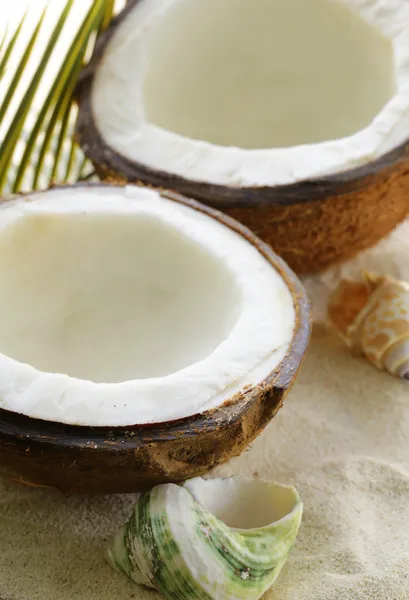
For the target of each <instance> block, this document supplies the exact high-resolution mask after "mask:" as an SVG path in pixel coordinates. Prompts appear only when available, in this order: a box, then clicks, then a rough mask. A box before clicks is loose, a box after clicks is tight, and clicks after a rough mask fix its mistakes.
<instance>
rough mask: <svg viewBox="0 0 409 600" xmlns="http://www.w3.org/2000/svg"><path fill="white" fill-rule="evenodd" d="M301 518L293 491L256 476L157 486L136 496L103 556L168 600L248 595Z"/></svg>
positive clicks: (251, 598)
mask: <svg viewBox="0 0 409 600" xmlns="http://www.w3.org/2000/svg"><path fill="white" fill-rule="evenodd" d="M301 518H302V504H301V501H300V498H299V496H298V493H297V492H296V490H295V489H294V488H292V487H287V486H282V485H279V484H276V483H272V482H265V481H262V480H260V479H257V480H250V479H244V478H230V479H211V480H204V479H202V478H196V479H192V480H190V481H188V482H186V483H185V485H184V486H183V487H181V486H178V485H175V484H165V485H159V486H157V487H155V488H153V489H152V490H151V491H149V492H146V493H143V494H142V495H140V496H139V498H138V500H137V503H136V506H135V508H134V511H133V514H132V516H131V518H130V520H129V521H128V523H127V524H126V525H124V526H123V527H122V528H121V529H120V530H119V531H118V533H117V535H116V536H115V538H114V540H113V542H112V544H111V545H110V547H109V550H108V561H109V562H110V564H111V566H113V567H114V568H116V569H117V570H118V571H120V572H122V573H124V574H125V575H127V576H128V577H129V578H130V579H131V580H132V581H134V582H135V583H137V584H139V585H141V586H144V587H148V588H152V589H155V590H157V591H159V592H161V593H162V594H163V595H164V596H165V597H166V598H168V599H169V600H170V599H172V600H184V599H186V600H187V599H191V598H196V599H197V600H211V599H217V600H228V599H229V600H234V599H235V598H237V599H243V598H246V599H248V600H255V599H257V598H260V596H262V595H263V594H264V593H265V592H266V590H267V589H268V588H269V587H270V586H271V585H272V584H273V583H274V581H275V580H276V578H277V577H278V575H279V573H280V571H281V569H282V567H283V566H284V564H285V562H286V560H287V558H288V555H289V552H290V550H291V548H292V546H293V544H294V542H295V539H296V537H297V533H298V530H299V527H300V524H301Z"/></svg>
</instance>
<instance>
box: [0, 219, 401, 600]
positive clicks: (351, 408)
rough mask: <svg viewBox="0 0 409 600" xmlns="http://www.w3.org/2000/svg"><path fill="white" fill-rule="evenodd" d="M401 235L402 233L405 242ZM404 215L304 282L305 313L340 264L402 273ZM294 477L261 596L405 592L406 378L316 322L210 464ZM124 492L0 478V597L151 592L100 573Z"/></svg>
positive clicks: (227, 470)
mask: <svg viewBox="0 0 409 600" xmlns="http://www.w3.org/2000/svg"><path fill="white" fill-rule="evenodd" d="M405 238H406V241H405ZM408 257H409V223H407V224H404V225H403V226H401V227H400V228H399V229H398V230H397V231H396V232H394V233H393V234H392V236H390V238H389V239H388V240H386V241H384V242H382V243H381V244H380V245H379V246H378V247H377V248H375V249H374V250H371V251H370V252H366V253H364V254H362V255H361V256H360V257H359V259H357V260H355V261H353V262H352V263H350V264H348V265H345V266H344V267H343V268H342V269H335V270H332V271H331V272H329V273H326V274H325V275H324V276H322V277H319V278H318V277H316V278H313V279H310V280H308V281H307V282H306V283H307V286H308V289H309V290H310V291H311V294H312V296H313V300H314V313H315V316H316V318H317V319H318V320H319V319H320V318H321V317H322V314H323V307H324V305H325V297H326V294H327V292H328V290H329V289H330V288H331V286H333V285H334V284H335V283H336V281H337V279H338V278H339V277H340V275H341V272H346V273H348V274H355V273H356V272H357V270H358V269H359V268H360V267H366V268H369V269H372V270H373V271H375V272H378V273H388V274H390V275H394V276H398V277H402V278H406V279H407V280H409V260H408ZM234 473H239V474H243V475H253V476H256V477H262V478H268V479H275V480H277V481H280V482H283V483H288V484H294V485H296V486H297V488H298V490H299V492H300V494H301V497H302V500H303V502H304V505H305V513H304V519H303V524H302V527H301V530H300V534H299V537H298V539H297V542H296V545H295V547H294V549H293V552H292V554H291V557H290V560H289V561H288V563H287V565H286V567H285V568H284V570H283V572H282V574H281V575H280V577H279V580H278V582H277V584H276V585H275V587H274V588H273V589H272V590H271V591H270V592H269V593H268V594H267V596H266V598H267V600H408V599H409V384H408V383H406V382H401V381H398V380H395V379H393V378H392V377H390V376H389V375H387V374H386V373H380V372H378V371H377V370H376V369H374V368H373V367H372V366H371V365H370V364H369V363H367V362H366V360H365V359H361V358H355V357H353V356H351V355H350V354H349V352H348V350H347V349H345V348H344V347H343V345H342V343H341V342H340V341H339V340H338V339H337V337H336V336H334V335H333V334H332V333H331V332H329V331H327V330H326V328H324V327H323V326H322V325H319V324H318V325H316V326H315V328H314V334H313V339H312V342H311V346H310V348H309V350H308V354H307V357H306V360H305V362H304V365H303V367H302V370H301V373H300V376H299V379H298V381H297V383H296V385H295V386H294V388H293V390H292V391H291V393H290V394H289V396H288V397H287V399H286V402H285V405H284V407H283V409H282V410H281V411H280V413H279V415H278V416H277V417H276V418H275V419H274V420H273V421H272V422H271V424H270V425H269V426H268V428H267V429H266V430H265V431H264V433H263V434H262V435H261V436H260V437H259V438H258V439H257V441H256V442H255V443H254V444H253V445H252V447H251V448H250V449H249V450H248V451H247V452H245V453H244V454H243V455H242V456H241V457H240V458H238V459H235V460H233V461H231V462H230V463H229V464H228V465H225V466H223V467H221V468H219V469H218V470H217V471H216V473H215V474H220V475H231V474H234ZM133 500H134V498H133V496H111V497H107V496H105V497H97V498H95V497H94V498H92V497H79V496H72V497H68V498H67V497H65V496H63V495H61V494H60V493H58V492H52V491H43V490H37V489H27V488H24V487H21V486H20V485H18V484H14V483H10V482H8V481H6V480H4V479H3V480H1V479H0V533H1V535H0V600H102V599H107V600H111V599H114V598H115V600H131V599H135V600H148V599H151V600H153V599H154V598H156V597H157V596H156V594H154V593H150V592H146V591H142V590H140V589H139V588H138V587H137V586H135V585H134V584H132V583H130V582H128V581H127V580H126V579H125V578H123V577H122V576H121V575H119V574H117V573H116V572H113V571H111V569H110V568H109V567H108V566H107V564H106V563H105V560H104V557H103V553H104V550H105V545H106V540H107V538H108V537H109V536H110V535H111V534H113V533H114V532H115V530H116V528H117V527H118V525H120V524H121V523H122V522H123V521H125V520H126V519H127V518H128V516H129V514H130V512H131V510H132V504H133Z"/></svg>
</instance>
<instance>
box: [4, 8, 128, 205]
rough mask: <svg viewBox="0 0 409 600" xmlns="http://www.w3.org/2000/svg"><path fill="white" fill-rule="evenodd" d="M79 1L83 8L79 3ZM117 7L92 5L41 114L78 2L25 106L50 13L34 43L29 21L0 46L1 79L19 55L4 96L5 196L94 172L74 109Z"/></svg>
mask: <svg viewBox="0 0 409 600" xmlns="http://www.w3.org/2000/svg"><path fill="white" fill-rule="evenodd" d="M49 1H50V0H49ZM76 1H77V2H78V3H79V0H76ZM82 1H83V0H82ZM122 4H123V2H122ZM115 5H116V2H115V0H93V1H92V2H91V5H90V7H89V10H88V12H87V13H86V15H85V17H84V19H83V21H82V23H81V25H80V26H79V28H78V30H77V32H76V33H75V35H74V36H73V39H72V42H71V44H70V45H69V47H68V48H67V50H66V53H65V56H64V58H63V60H62V61H61V66H60V68H59V70H58V73H57V75H56V77H55V80H54V82H53V83H52V84H51V86H50V88H49V91H48V93H47V94H46V97H45V100H44V101H43V103H42V106H41V107H40V108H39V109H38V110H36V111H35V110H34V108H33V107H34V106H35V100H36V97H37V93H38V90H39V88H40V87H41V86H42V85H43V83H44V73H45V72H46V70H47V67H48V66H49V64H50V62H51V60H52V58H53V56H55V55H54V51H55V47H56V45H57V44H58V42H59V40H60V39H61V36H62V34H63V32H64V30H65V27H66V22H67V19H68V17H69V15H70V13H71V11H72V10H75V8H76V2H75V0H67V2H66V5H65V7H64V8H63V10H62V11H61V14H60V16H59V18H58V21H57V23H56V25H55V27H54V29H53V30H52V31H51V32H49V33H48V38H47V42H46V47H45V50H44V52H43V53H42V55H41V57H40V59H39V62H38V65H37V66H36V69H35V71H34V74H33V75H32V77H31V79H30V81H29V83H28V84H27V86H26V88H25V90H24V91H25V93H24V96H23V97H22V99H21V100H20V101H17V100H16V98H17V94H18V91H19V90H20V88H21V81H22V79H23V76H24V75H25V74H26V72H27V68H28V66H32V64H31V62H30V61H31V60H32V56H33V50H34V49H35V47H36V43H37V41H38V38H39V36H41V37H42V38H43V39H44V36H45V35H46V34H45V32H44V16H45V14H46V12H45V13H43V14H42V15H41V16H40V18H39V20H38V22H37V23H36V24H35V26H34V29H33V32H32V34H31V36H30V37H29V39H28V40H27V39H26V38H25V41H22V40H23V36H22V33H23V26H24V23H25V17H23V18H22V20H21V22H20V23H19V24H18V26H17V28H16V30H15V31H14V33H13V34H12V35H11V36H10V39H8V36H7V33H6V34H5V35H4V37H3V39H2V41H1V42H0V76H1V75H2V74H4V72H5V70H6V68H7V65H8V64H9V60H10V58H11V57H12V56H13V54H14V53H17V51H18V49H19V60H18V64H17V67H16V68H15V72H14V74H13V76H12V77H11V80H10V82H9V83H8V84H7V89H6V90H5V91H4V92H3V93H2V94H0V125H1V123H2V121H4V120H5V117H6V116H7V117H9V116H10V113H12V115H11V122H10V125H9V126H8V127H7V129H6V131H5V132H4V134H3V136H2V139H1V140H0V144H1V155H0V194H2V195H7V194H8V193H15V192H18V191H30V190H33V189H42V188H45V187H48V186H49V185H50V184H52V183H67V182H74V181H76V180H78V179H80V178H84V177H87V176H89V174H90V172H92V166H91V165H90V164H89V163H88V161H87V160H86V158H85V156H84V154H83V153H82V151H81V150H80V148H79V147H78V146H77V144H76V143H75V139H74V131H75V123H76V118H77V109H76V106H75V105H74V103H73V91H74V88H75V84H76V81H77V78H78V75H79V72H80V70H81V68H82V66H83V64H84V62H85V61H86V59H87V57H88V56H89V55H90V53H91V52H92V48H93V45H94V43H95V39H96V37H97V35H98V33H99V32H100V31H101V30H102V29H104V28H105V27H107V25H108V24H109V22H110V20H111V18H112V16H113V14H114V12H115Z"/></svg>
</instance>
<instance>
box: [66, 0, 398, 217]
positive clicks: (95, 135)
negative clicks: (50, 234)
mask: <svg viewBox="0 0 409 600" xmlns="http://www.w3.org/2000/svg"><path fill="white" fill-rule="evenodd" d="M142 1H143V0H130V1H129V2H128V3H127V5H126V7H125V8H124V9H122V10H121V12H120V13H119V14H118V15H116V16H115V17H114V19H113V20H112V21H111V23H110V25H109V26H108V28H107V29H106V30H105V31H104V32H102V34H101V35H100V36H99V38H98V40H97V42H96V45H95V48H94V52H93V54H92V57H91V59H90V61H89V63H88V64H87V65H86V66H85V67H84V68H83V70H82V72H81V73H80V76H79V78H78V81H77V85H76V88H75V92H74V96H75V98H76V100H77V102H78V105H79V114H78V121H77V127H76V137H77V139H78V142H79V144H80V145H81V147H82V149H83V150H84V152H85V154H86V155H87V157H88V158H89V159H90V160H91V161H92V162H93V163H94V165H95V167H96V168H97V169H101V170H102V171H103V172H104V173H105V174H106V175H110V176H112V178H113V179H115V176H117V177H118V180H121V177H122V178H124V179H125V180H126V181H128V182H139V181H140V182H141V183H145V184H146V183H152V184H153V185H154V186H157V187H163V188H165V189H168V190H175V191H178V192H180V193H182V194H186V195H187V196H189V195H194V196H195V197H196V198H198V199H199V200H206V202H207V203H210V205H211V206H213V207H215V208H227V207H230V208H231V207H242V208H248V207H253V206H255V205H256V206H257V205H272V206H291V205H292V204H306V203H308V202H312V201H316V200H320V201H324V200H326V199H329V197H331V196H334V195H341V194H347V193H351V192H357V191H359V190H361V189H364V188H365V187H366V185H367V180H368V178H370V177H373V176H375V175H377V174H378V173H379V172H380V171H384V170H385V171H386V170H393V169H394V168H396V167H397V166H398V165H399V163H403V162H404V161H405V159H406V160H407V159H408V158H409V134H408V137H407V138H406V139H405V140H404V141H403V142H402V143H401V144H399V145H398V146H396V147H395V148H393V149H392V150H390V151H388V152H386V153H384V154H383V155H381V156H379V157H377V158H376V159H374V160H372V161H369V162H367V163H366V164H363V165H360V166H358V167H353V168H351V169H346V170H344V171H340V172H336V173H333V174H329V175H325V176H323V177H317V178H311V179H302V180H299V181H297V182H295V183H291V184H284V185H273V186H265V185H263V186H240V185H221V184H212V183H207V182H202V181H195V180H190V179H187V178H185V177H182V176H180V175H175V174H172V173H169V172H167V171H162V170H159V169H153V168H152V167H149V166H147V165H144V164H142V163H140V162H137V161H133V160H130V159H129V158H127V157H125V156H124V155H123V154H121V153H120V152H118V151H117V150H114V149H113V148H112V147H111V146H110V145H109V144H108V143H107V142H106V141H105V140H104V138H103V137H102V134H101V133H100V131H99V129H98V127H97V124H96V121H95V117H94V113H93V108H92V101H91V96H92V89H93V83H94V77H95V74H96V71H97V69H98V67H99V63H100V61H101V60H102V58H103V55H104V53H105V51H106V49H107V46H108V44H109V42H110V40H111V38H112V37H113V35H114V33H115V31H116V28H117V27H118V25H120V24H121V23H122V22H123V21H125V20H126V18H127V16H128V14H129V13H131V12H132V10H133V9H134V8H135V6H136V5H137V4H138V3H139V2H142Z"/></svg>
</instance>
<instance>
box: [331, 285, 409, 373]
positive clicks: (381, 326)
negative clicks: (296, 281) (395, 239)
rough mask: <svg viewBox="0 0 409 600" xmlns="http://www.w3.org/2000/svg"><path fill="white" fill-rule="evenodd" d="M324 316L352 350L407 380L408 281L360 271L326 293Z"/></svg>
mask: <svg viewBox="0 0 409 600" xmlns="http://www.w3.org/2000/svg"><path fill="white" fill-rule="evenodd" d="M328 318H329V321H330V323H331V324H332V325H333V326H334V327H335V329H336V330H337V331H338V333H339V334H340V336H341V337H342V338H343V340H344V341H345V343H346V344H347V345H348V346H349V348H351V350H352V351H354V352H356V353H359V354H363V355H365V356H366V358H367V359H368V360H369V361H370V362H371V363H372V364H373V365H375V367H377V368H378V369H380V370H385V371H387V372H388V373H390V374H391V375H393V376H394V377H398V378H400V379H406V380H409V284H408V283H406V282H404V281H399V280H397V279H393V278H392V277H388V276H386V275H383V276H379V277H377V276H374V275H371V274H369V273H364V274H363V281H352V280H348V279H344V280H342V281H341V282H340V284H339V287H338V288H337V289H336V290H335V291H334V292H333V294H332V295H331V296H330V299H329V303H328Z"/></svg>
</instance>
